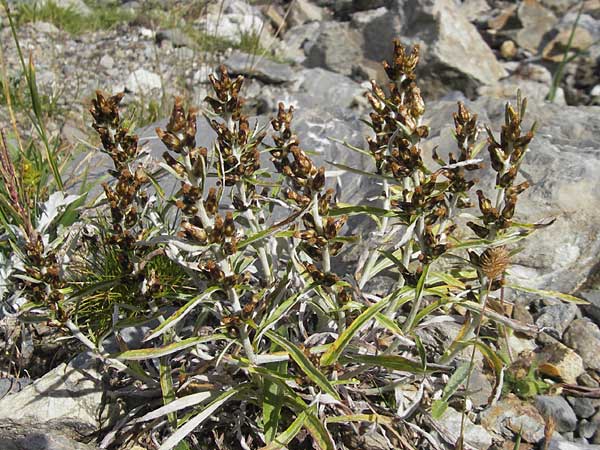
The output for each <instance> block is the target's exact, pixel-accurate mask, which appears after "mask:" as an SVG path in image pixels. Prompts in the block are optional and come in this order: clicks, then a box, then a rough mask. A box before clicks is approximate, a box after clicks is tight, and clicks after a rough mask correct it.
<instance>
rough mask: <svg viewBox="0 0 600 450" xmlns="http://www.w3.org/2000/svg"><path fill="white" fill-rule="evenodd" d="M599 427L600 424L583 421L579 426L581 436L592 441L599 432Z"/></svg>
mask: <svg viewBox="0 0 600 450" xmlns="http://www.w3.org/2000/svg"><path fill="white" fill-rule="evenodd" d="M598 425H599V424H598V423H595V422H590V421H589V420H585V419H583V420H582V421H581V422H579V426H578V431H579V436H581V437H583V438H585V439H591V438H592V437H593V436H594V434H595V433H596V431H597V430H598Z"/></svg>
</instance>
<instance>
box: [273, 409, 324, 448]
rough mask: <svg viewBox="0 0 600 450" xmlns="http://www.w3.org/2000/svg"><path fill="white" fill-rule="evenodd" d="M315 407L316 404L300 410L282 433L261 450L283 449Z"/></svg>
mask: <svg viewBox="0 0 600 450" xmlns="http://www.w3.org/2000/svg"><path fill="white" fill-rule="evenodd" d="M316 409H317V408H316V405H313V406H311V407H309V408H307V409H306V410H304V411H302V412H301V413H300V414H298V416H297V417H296V419H295V420H294V421H293V422H292V423H291V424H290V426H289V427H287V429H286V430H285V431H284V432H283V433H281V434H279V435H278V436H277V437H275V439H273V441H272V442H270V443H269V444H268V445H267V446H265V447H262V448H261V450H280V449H285V448H286V446H287V445H288V444H289V443H290V442H292V440H293V439H294V438H295V437H296V436H297V435H298V433H300V430H302V428H303V427H304V425H305V423H306V422H307V421H308V415H309V414H310V412H311V410H313V411H316Z"/></svg>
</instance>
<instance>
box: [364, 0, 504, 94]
mask: <svg viewBox="0 0 600 450" xmlns="http://www.w3.org/2000/svg"><path fill="white" fill-rule="evenodd" d="M360 14H361V15H360V16H358V17H357V15H356V14H355V15H354V16H353V23H355V24H357V25H359V24H360V28H359V29H360V30H361V32H362V33H363V36H364V42H365V56H366V57H367V58H370V59H373V60H376V61H377V60H379V61H380V60H383V59H386V58H389V56H390V54H391V51H392V45H391V42H392V40H393V39H395V38H400V40H401V41H402V42H403V43H405V44H411V45H412V44H420V46H421V50H422V51H421V55H422V59H423V63H422V64H421V65H420V66H419V67H420V69H419V73H420V76H421V85H422V87H423V90H424V91H425V92H426V93H428V94H429V95H435V96H441V95H443V94H445V93H447V92H449V91H451V90H453V89H458V90H461V91H463V92H466V94H467V96H471V95H473V94H474V91H475V89H476V88H477V86H480V85H482V84H494V83H496V82H497V81H498V80H499V79H500V78H502V77H503V76H505V75H506V72H505V70H504V69H503V67H502V65H501V64H500V63H499V62H498V61H497V60H496V57H495V55H494V53H493V52H492V50H491V49H490V48H489V47H488V45H487V44H486V43H485V41H484V40H483V38H482V37H481V35H480V34H479V32H478V31H477V29H476V28H475V26H474V25H473V24H471V23H470V22H469V21H468V20H467V19H466V18H465V17H464V16H463V15H461V14H460V12H459V10H458V9H457V8H456V5H455V3H454V2H453V1H451V0H429V1H427V0H407V1H406V2H404V1H400V0H397V1H396V2H393V4H392V5H391V7H390V11H386V10H385V9H384V8H381V9H379V10H376V11H368V12H366V13H360Z"/></svg>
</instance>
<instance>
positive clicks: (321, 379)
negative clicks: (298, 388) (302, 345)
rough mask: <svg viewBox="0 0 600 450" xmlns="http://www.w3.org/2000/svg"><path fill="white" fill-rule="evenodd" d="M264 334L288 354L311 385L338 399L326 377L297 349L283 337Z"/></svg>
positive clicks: (270, 333)
mask: <svg viewBox="0 0 600 450" xmlns="http://www.w3.org/2000/svg"><path fill="white" fill-rule="evenodd" d="M265 334H266V336H267V337H268V338H269V339H270V340H271V341H272V342H274V343H276V344H277V345H279V346H280V347H281V348H283V349H284V350H285V351H286V352H288V354H289V355H290V358H292V359H293V360H294V362H295V363H296V364H298V365H299V366H300V369H302V371H303V372H304V373H305V374H306V376H307V377H308V378H310V380H311V381H312V382H313V383H315V384H316V385H317V386H319V387H320V388H321V390H322V391H323V392H325V393H327V394H329V395H331V396H332V397H333V398H335V399H336V400H339V399H340V396H339V394H338V393H337V391H336V390H335V388H334V387H333V385H332V384H331V383H330V382H329V380H328V379H327V377H326V376H325V375H323V374H322V373H321V372H320V371H319V369H317V368H316V367H315V366H314V364H313V363H312V362H310V360H309V359H308V358H307V357H306V355H305V354H304V353H303V352H302V351H301V350H300V349H299V348H298V347H296V345H294V344H292V343H291V342H290V341H288V340H287V339H285V338H284V337H282V336H279V335H278V334H276V333H273V332H272V331H267V332H266V333H265Z"/></svg>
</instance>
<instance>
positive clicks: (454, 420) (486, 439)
mask: <svg viewBox="0 0 600 450" xmlns="http://www.w3.org/2000/svg"><path fill="white" fill-rule="evenodd" d="M461 421H462V414H461V413H460V412H458V411H457V410H455V409H454V408H448V409H446V411H445V412H444V414H443V415H442V417H440V419H439V420H437V421H436V423H437V425H438V426H439V427H440V428H441V429H440V430H439V431H441V432H443V433H444V434H445V439H444V440H446V441H447V442H453V443H454V442H456V441H457V439H458V437H459V436H460V430H461ZM464 439H465V442H466V443H467V444H469V445H470V446H471V447H474V448H476V449H479V450H486V449H488V448H489V447H490V446H491V445H492V437H491V436H490V434H489V433H488V432H487V430H486V429H485V428H484V427H482V426H481V425H475V424H474V423H473V422H472V421H471V420H470V419H469V418H466V419H465V433H464Z"/></svg>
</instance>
